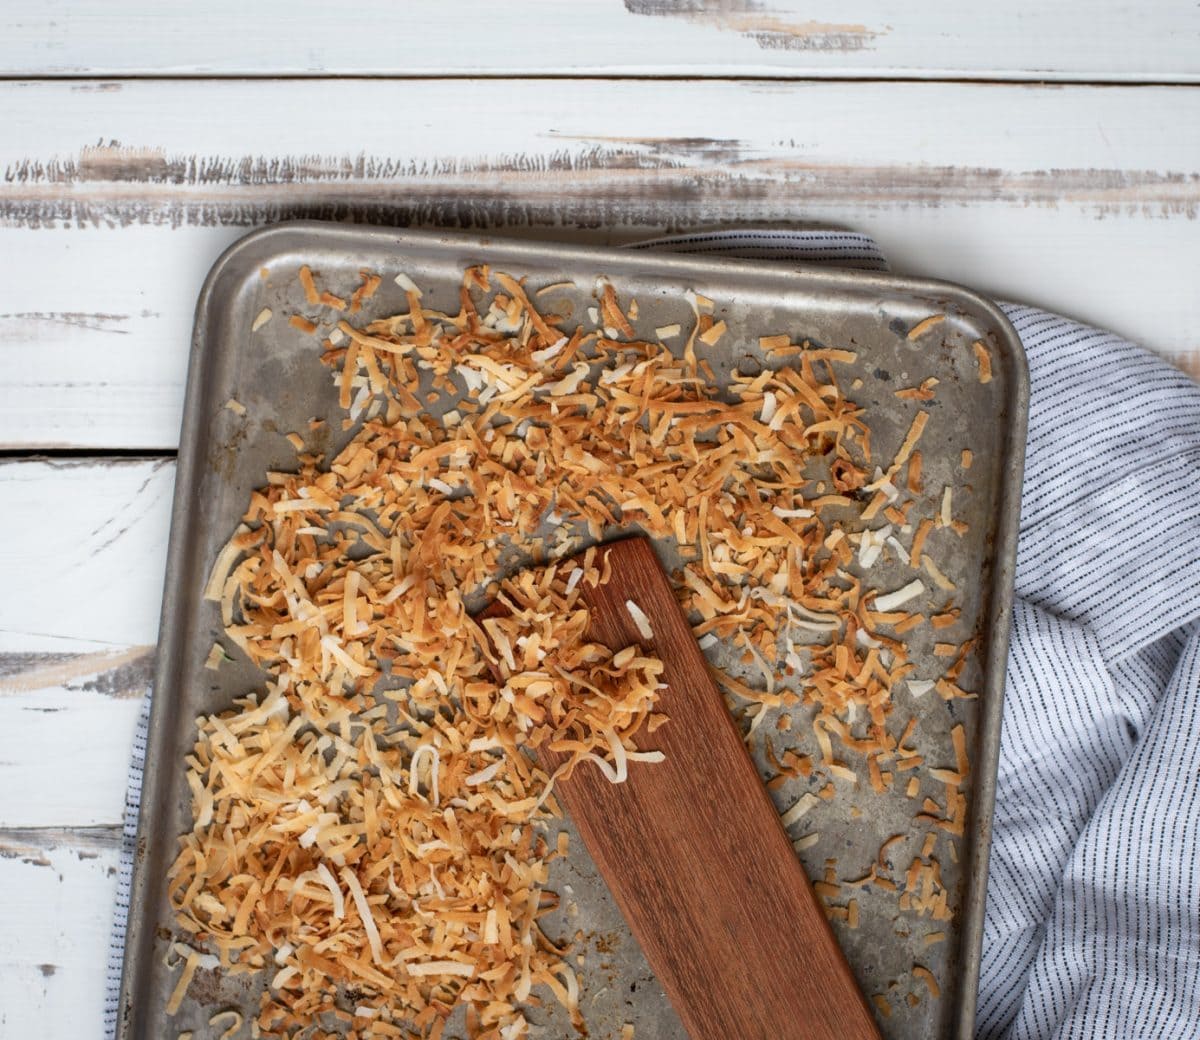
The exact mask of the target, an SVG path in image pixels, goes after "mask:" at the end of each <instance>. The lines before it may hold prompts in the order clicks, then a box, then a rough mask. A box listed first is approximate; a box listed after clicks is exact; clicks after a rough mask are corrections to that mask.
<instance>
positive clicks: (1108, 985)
mask: <svg viewBox="0 0 1200 1040" xmlns="http://www.w3.org/2000/svg"><path fill="white" fill-rule="evenodd" d="M637 248H647V249H664V250H671V251H675V252H690V253H705V254H717V255H727V256H739V257H748V258H754V259H773V260H779V261H785V262H795V261H807V262H814V263H828V264H831V265H835V266H842V267H858V268H864V269H868V270H883V269H886V266H887V265H886V262H885V261H884V258H883V256H882V254H881V253H880V251H879V249H878V248H877V247H876V245H875V243H874V242H873V241H872V240H871V239H870V238H868V237H866V236H864V235H858V234H854V233H849V232H844V233H843V232H832V231H783V230H763V231H759V230H749V231H725V232H707V233H701V234H693V235H686V236H680V237H676V238H670V239H657V240H654V241H651V242H644V243H639V245H638V247H637ZM1004 310H1005V312H1006V313H1007V315H1008V317H1009V319H1010V320H1011V321H1012V323H1013V325H1014V326H1015V327H1016V330H1017V332H1018V333H1019V334H1020V336H1021V340H1022V342H1023V343H1024V346H1025V351H1026V354H1027V355H1028V358H1029V368H1030V384H1031V402H1030V415H1029V438H1028V449H1027V454H1026V463H1025V483H1024V488H1023V493H1022V501H1021V536H1020V545H1019V549H1018V560H1017V576H1016V587H1017V602H1016V608H1015V611H1014V624H1013V636H1012V647H1011V651H1010V655H1009V663H1008V690H1007V695H1006V699H1005V705H1004V734H1003V738H1002V745H1001V753H1000V772H999V781H998V785H997V793H996V817H995V827H994V834H993V843H992V855H991V878H990V881H989V886H988V902H987V923H986V931H985V936H984V950H983V969H982V974H981V979H980V1004H979V1015H978V1019H977V1023H976V1033H977V1036H978V1037H979V1038H980V1040H999V1038H1005V1040H1035V1038H1038V1040H1041V1038H1045V1040H1049V1038H1072V1040H1100V1038H1114V1040H1115V1038H1127V1037H1197V1036H1200V622H1198V619H1200V385H1197V384H1196V383H1194V382H1192V381H1191V380H1190V379H1188V378H1187V377H1186V376H1185V375H1183V374H1182V373H1180V372H1178V371H1176V370H1175V369H1173V368H1171V367H1170V366H1169V365H1168V364H1166V363H1165V362H1163V361H1162V360H1160V359H1158V358H1156V357H1154V356H1153V355H1151V354H1149V353H1147V352H1146V351H1144V350H1141V349H1139V348H1138V347H1135V346H1133V345H1131V344H1129V343H1127V342H1125V341H1123V340H1121V339H1119V338H1118V337H1116V336H1112V335H1109V334H1107V333H1104V332H1099V331H1097V330H1095V329H1091V328H1088V327H1086V326H1084V325H1079V324H1077V323H1075V322H1071V321H1068V320H1066V319H1064V318H1060V317H1057V316H1055V315H1052V314H1047V313H1046V312H1044V311H1038V310H1034V309H1032V308H1029V307H1022V306H1018V305H1015V304H1005V305H1004ZM145 738H146V730H145V716H144V715H143V720H142V724H141V726H140V727H139V730H138V734H137V739H136V742H135V747H134V757H133V764H132V767H131V769H130V782H129V795H128V799H127V804H126V811H127V816H126V827H125V850H124V852H125V855H124V857H123V862H122V869H121V873H120V879H119V883H118V912H117V920H116V923H115V927H114V935H113V942H112V950H111V956H110V963H109V999H108V1004H107V1007H106V1019H107V1021H106V1026H107V1028H108V1033H109V1035H110V1036H111V1035H112V1032H113V1030H114V1029H115V1024H116V1014H117V986H118V983H119V975H120V965H121V955H122V950H123V946H124V933H125V917H126V913H127V909H128V898H129V871H130V863H131V862H132V852H133V842H134V836H135V825H136V819H137V812H138V806H139V802H140V794H141V767H142V763H143V760H144V753H145Z"/></svg>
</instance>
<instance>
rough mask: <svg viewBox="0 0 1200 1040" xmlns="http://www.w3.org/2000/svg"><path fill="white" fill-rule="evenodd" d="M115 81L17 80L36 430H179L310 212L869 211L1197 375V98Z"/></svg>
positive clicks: (9, 342) (578, 233)
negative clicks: (292, 232)
mask: <svg viewBox="0 0 1200 1040" xmlns="http://www.w3.org/2000/svg"><path fill="white" fill-rule="evenodd" d="M96 87H97V85H96V84H70V83H36V84H20V83H6V84H0V130H2V131H3V132H2V133H0V170H3V171H4V175H3V178H2V179H0V247H2V248H0V284H2V285H4V286H5V293H4V304H3V307H2V308H0V445H3V446H7V447H10V448H29V447H37V446H47V445H64V446H78V447H87V448H96V449H103V448H105V447H119V448H148V449H170V448H172V447H174V446H175V444H176V443H177V438H178V426H179V408H180V403H181V400H182V387H183V380H184V373H185V362H186V356H187V343H188V336H189V328H190V324H191V316H192V309H193V306H194V301H195V296H196V293H197V291H198V289H199V286H200V282H201V280H202V278H203V274H204V272H205V271H206V269H207V268H208V266H209V265H210V264H211V262H212V261H213V260H214V259H215V258H216V257H217V255H219V253H220V251H221V250H222V249H223V248H224V247H225V246H226V245H228V244H229V243H230V242H232V241H233V240H235V239H236V238H237V237H238V236H239V235H241V234H242V233H244V232H245V231H246V230H248V229H250V228H251V227H254V226H257V225H260V224H262V223H264V222H267V221H273V220H278V219H283V218H287V217H299V216H316V217H326V218H331V219H343V220H355V221H374V222H383V223H416V224H441V225H457V226H468V227H489V228H503V229H506V230H508V231H511V232H513V233H518V234H524V235H537V236H543V237H549V238H568V237H569V238H576V239H586V240H593V241H609V242H612V241H627V240H630V239H633V238H637V237H642V236H647V235H652V234H656V233H659V232H661V231H664V230H682V229H687V228H694V227H698V226H704V225H711V224H715V223H723V224H740V225H743V226H744V225H748V224H764V223H796V222H817V223H823V224H834V225H841V226H850V227H854V228H856V229H858V230H862V231H867V232H870V233H872V234H874V235H875V236H876V237H877V238H878V239H879V241H880V243H881V245H882V246H883V247H884V249H885V251H886V252H887V253H888V254H889V255H890V256H891V258H892V261H893V264H894V266H895V268H896V269H897V270H901V271H905V272H909V273H914V274H927V275H933V276H942V277H951V278H954V279H956V280H959V281H963V282H965V283H967V284H970V285H973V286H974V287H976V288H979V289H982V290H983V291H985V292H990V293H992V294H995V295H999V296H1001V297H1004V298H1015V299H1021V300H1024V301H1027V302H1030V303H1035V304H1039V305H1042V306H1046V307H1049V308H1053V309H1058V310H1061V311H1064V312H1066V313H1068V314H1070V315H1072V316H1074V317H1078V318H1081V319H1083V320H1087V321H1091V322H1094V323H1096V324H1099V325H1104V326H1108V327H1111V328H1113V329H1115V330H1116V331H1118V332H1121V333H1123V334H1125V335H1128V336H1130V337H1132V338H1135V339H1139V340H1141V341H1142V342H1144V343H1146V344H1147V345H1148V346H1150V347H1151V348H1153V349H1156V350H1158V351H1161V352H1162V353H1164V354H1167V355H1169V356H1172V357H1175V358H1178V359H1180V360H1181V363H1183V364H1185V365H1188V364H1190V365H1191V366H1193V368H1195V366H1196V358H1197V355H1196V348H1197V346H1198V344H1197V338H1196V332H1195V330H1196V329H1197V328H1200V297H1197V295H1196V294H1195V292H1194V291H1193V289H1194V286H1193V284H1192V283H1193V280H1194V279H1193V272H1194V271H1195V270H1197V269H1198V268H1200V220H1197V215H1198V214H1200V137H1198V136H1197V135H1195V134H1187V133H1181V132H1180V128H1181V127H1185V126H1196V125H1200V91H1193V90H1191V89H1187V88H1165V87H1164V88H1155V87H1142V88H1109V89H1104V90H1098V89H1091V88H1078V87H1060V88H1044V87H1031V86H982V85H975V86H971V85H964V84H954V85H938V84H851V83H829V84H821V83H800V84H796V83H763V82H757V83H736V82H713V83H707V82H701V83H680V82H670V83H656V84H647V83H639V82H605V81H577V82H562V83H558V84H556V85H555V86H554V88H553V89H552V90H549V89H547V87H546V84H545V83H544V82H529V81H513V82H502V83H496V82H491V83H489V82H462V81H408V82H395V81H390V82H376V81H361V80H360V81H338V82H310V81H289V82H277V81H252V82H246V81H217V82H200V81H172V82H129V83H124V84H121V85H119V86H118V89H115V90H111V91H110V90H98V89H95V88H96ZM214 112H236V113H238V118H237V119H236V120H227V119H215V118H212V113H214ZM381 113H386V114H387V118H381ZM464 113H470V119H469V129H468V128H467V126H468V121H467V120H465V119H464V115H463V114H464ZM97 140H101V141H103V142H106V143H105V144H103V145H100V146H97V145H95V144H94V142H96V141H97ZM28 348H35V350H34V351H32V352H31V351H30V349H28Z"/></svg>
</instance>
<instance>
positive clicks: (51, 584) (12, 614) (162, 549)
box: [0, 459, 175, 822]
mask: <svg viewBox="0 0 1200 1040" xmlns="http://www.w3.org/2000/svg"><path fill="white" fill-rule="evenodd" d="M174 473H175V470H174V464H173V463H171V462H169V461H167V460H163V459H146V460H143V459H116V460H98V461H71V462H36V461H34V462H25V461H7V462H4V463H0V501H2V502H3V503H4V509H2V510H0V569H2V570H3V573H4V575H5V590H6V594H5V595H4V596H3V597H0V654H5V655H10V656H8V657H7V658H6V661H7V663H6V664H4V665H0V691H2V690H8V691H10V692H11V693H12V694H13V695H17V694H22V693H25V692H28V690H29V689H30V688H31V687H30V686H29V683H34V686H33V687H32V688H34V689H37V688H46V687H47V686H54V687H55V688H57V687H58V686H62V687H63V688H64V689H69V688H70V684H71V683H73V682H75V681H76V680H80V681H82V680H83V679H84V678H86V677H87V676H88V675H91V674H95V673H97V672H101V671H108V670H109V669H110V668H111V667H125V666H129V665H132V664H134V663H135V662H134V660H133V659H132V658H129V657H126V656H122V655H125V654H127V653H128V651H129V650H130V648H131V647H143V648H145V647H151V646H153V645H154V643H155V642H156V641H157V638H158V612H159V603H160V600H161V595H162V582H163V571H164V569H165V567H166V546H167V530H168V527H169V524H170V512H171V493H172V490H173V487H174ZM109 653H111V654H114V655H116V659H115V660H106V658H105V656H104V655H105V654H109ZM11 655H25V656H24V657H16V658H14V657H12V656H11ZM44 655H53V656H51V657H49V658H47V657H45V656H44ZM64 655H67V656H64ZM80 655H83V656H80ZM71 662H74V663H73V664H72V663H71ZM80 662H82V663H80ZM88 669H91V670H90V672H89V671H88ZM22 675H24V676H25V677H26V678H25V679H21V678H20V676H22ZM30 676H33V678H29V677H30ZM112 692H114V693H115V694H118V695H119V694H123V693H125V692H127V690H126V689H115V690H113V691H112ZM7 700H8V698H7V697H6V696H5V695H4V693H3V692H0V703H6V702H7ZM75 822H78V821H75Z"/></svg>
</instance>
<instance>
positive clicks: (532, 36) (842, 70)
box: [0, 0, 1200, 82]
mask: <svg viewBox="0 0 1200 1040" xmlns="http://www.w3.org/2000/svg"><path fill="white" fill-rule="evenodd" d="M529 14H530V17H521V16H520V15H519V14H518V15H516V16H514V15H513V14H512V13H511V12H507V11H506V12H500V11H498V10H497V8H495V7H494V6H493V5H485V4H483V3H481V2H479V0H410V2H409V3H406V4H403V5H397V4H395V3H390V2H387V0H364V2H362V3H358V4H356V5H355V6H354V8H353V9H352V11H351V10H348V9H346V8H344V7H340V6H339V5H336V4H328V3H315V2H311V0H309V2H301V3H296V2H294V0H293V2H289V0H258V2H257V3H255V4H249V5H248V4H239V3H235V2H233V0H214V2H212V3H208V4H204V5H202V6H183V5H172V6H169V7H168V8H167V9H166V10H164V8H163V5H159V4H153V3H151V2H150V0H118V2H113V3H108V4H103V5H100V4H96V3H94V2H90V0H57V2H50V3H45V4H41V5H24V6H16V5H10V6H9V8H8V9H7V12H6V13H5V14H3V15H0V65H2V66H3V67H4V68H6V69H8V70H9V71H10V73H11V74H16V75H27V76H40V75H51V76H53V75H100V76H106V75H112V76H117V75H120V76H124V75H144V74H158V75H163V74H167V75H206V74H213V73H219V74H224V75H252V76H257V75H271V74H275V75H281V74H288V75H312V76H319V75H328V74H341V75H346V74H349V75H464V74H465V75H529V74H536V75H585V74H586V75H637V76H774V77H787V76H806V77H812V76H888V77H913V78H930V77H951V78H988V79H997V78H1002V79H1038V80H1046V79H1067V80H1069V79H1087V80H1103V81H1112V80H1117V81H1120V80H1131V79H1132V80H1139V81H1156V82H1170V81H1184V80H1188V81H1195V80H1196V79H1197V78H1198V76H1200V9H1197V8H1196V6H1195V5H1194V4H1193V5H1183V4H1179V3H1175V2H1171V0H1147V2H1144V3H1142V4H1129V3H1125V2H1122V0H1095V2H1094V3H1092V4H1090V5H1089V6H1088V7H1087V8H1086V9H1082V8H1080V7H1078V6H1077V5H1074V4H1063V3H1049V4H1046V3H1042V4H1037V3H1031V2H1029V0H998V2H995V3H992V4H989V5H987V6H986V7H983V8H981V7H979V6H978V5H970V4H952V3H947V2H944V0H942V2H934V3H929V4H922V5H912V4H905V3H901V2H900V0H842V2H836V0H624V2H623V3H622V2H621V0H572V2H571V3H555V2H547V0H543V2H541V3H538V4H536V8H535V10H534V11H533V12H529ZM372 40H386V41H392V45H390V46H377V45H372V43H371V42H370V41H372Z"/></svg>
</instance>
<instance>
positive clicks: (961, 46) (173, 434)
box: [0, 0, 1200, 1038]
mask: <svg viewBox="0 0 1200 1040" xmlns="http://www.w3.org/2000/svg"><path fill="white" fill-rule="evenodd" d="M172 7H177V8H178V9H177V10H176V11H171V10H170V8H172ZM0 72H2V73H3V74H4V76H6V77H7V78H6V79H3V80H0V171H2V176H0V450H2V455H3V457H0V505H2V507H3V508H0V563H2V565H3V574H4V580H3V585H2V589H3V591H2V592H0V734H2V736H3V739H2V742H0V893H2V895H0V900H2V905H3V907H4V909H3V912H0V1036H2V1037H5V1038H8V1037H12V1038H24V1037H32V1036H39V1037H46V1036H50V1037H67V1036H70V1037H72V1038H75V1037H92V1036H99V1035H100V1024H99V1023H100V1013H101V1004H102V998H103V976H104V961H105V956H106V952H107V944H108V942H107V941H108V931H109V924H110V908H111V903H112V898H113V892H114V885H115V878H114V871H115V865H116V854H117V846H118V840H119V834H120V822H121V809H122V802H123V789H124V784H125V770H126V763H127V760H128V756H129V750H130V740H131V734H132V731H133V726H134V722H135V718H136V714H137V711H138V706H139V702H140V699H141V697H142V695H143V692H144V690H145V688H146V686H147V683H148V680H149V676H150V674H151V671H152V664H153V655H154V644H155V639H156V631H157V624H158V609H159V601H160V595H161V586H162V570H163V563H164V554H165V549H166V538H167V525H168V513H169V508H170V498H171V488H172V479H173V473H174V466H173V461H172V453H173V451H174V449H175V446H176V439H177V431H178V425H179V412H180V403H181V400H182V394H183V378H184V367H185V358H186V354H187V347H188V336H189V327H190V323H191V314H192V307H193V304H194V301H195V297H196V293H197V291H198V289H199V286H200V282H201V279H202V277H203V275H204V273H205V271H206V270H207V268H208V267H209V265H210V264H211V263H212V261H213V260H214V259H215V258H216V257H217V255H218V254H219V253H220V251H221V250H222V249H223V248H224V247H225V246H227V245H228V244H229V243H231V242H232V241H234V240H235V239H236V238H237V237H238V236H240V235H242V234H243V233H245V232H246V231H247V230H249V229H250V228H251V227H254V226H257V225H260V224H262V223H265V222H268V221H272V220H277V219H280V218H283V217H288V216H324V217H330V218H337V219H354V220H370V221H382V222H394V223H401V222H403V223H408V222H419V223H438V224H456V225H470V226H487V227H506V228H511V229H513V230H514V231H515V232H517V233H520V234H523V235H537V236H545V237H551V238H566V237H571V238H579V239H586V240H592V241H622V240H629V239H632V238H636V237H639V236H646V235H650V234H656V233H660V232H662V231H664V230H678V229H685V228H691V227H697V226H703V225H711V224H722V223H723V224H766V223H794V222H816V223H820V224H835V225H843V226H847V227H851V228H855V229H858V230H861V231H865V232H869V233H871V234H873V235H874V236H875V237H876V238H877V239H878V240H879V242H880V243H881V244H882V246H883V248H884V249H885V251H886V252H887V253H888V255H889V257H890V258H891V260H892V262H893V265H894V266H895V267H896V268H897V269H898V270H901V271H905V272H909V273H914V274H928V275H936V276H942V277H948V278H952V279H955V280H958V281H962V282H966V283H968V284H970V285H972V286H974V287H977V288H979V289H982V290H984V291H987V292H989V293H992V294H995V295H997V296H1000V297H1004V298H1012V299H1020V300H1024V301H1027V302H1031V303H1035V304H1040V305H1043V306H1046V307H1050V308H1054V309H1057V310H1060V311H1063V312H1066V313H1068V314H1070V315H1072V316H1075V317H1078V318H1081V319H1084V320H1087V321H1090V322H1093V323H1095V324H1099V325H1105V326H1108V327H1111V328H1113V329H1115V330H1116V331H1118V332H1121V333H1124V334H1126V335H1129V336H1131V337H1133V338H1137V339H1139V340H1140V341H1141V342H1143V343H1145V344H1146V345H1147V346H1149V347H1151V348H1152V349H1154V350H1157V351H1159V352H1161V353H1163V354H1165V355H1167V356H1169V357H1171V358H1172V359H1174V360H1176V361H1177V362H1178V363H1179V364H1180V365H1181V366H1183V367H1184V368H1187V369H1189V370H1191V371H1192V372H1194V373H1200V333H1198V331H1197V330H1198V329H1200V293H1197V291H1196V286H1197V275H1200V219H1198V217H1200V87H1198V86H1197V84H1200V7H1198V6H1197V5H1196V4H1195V3H1191V2H1185V0H1174V2H1172V0H1145V2H1143V3H1142V4H1140V5H1134V4H1129V3H1127V2H1124V0H1092V2H1090V3H1086V4H1085V3H1082V2H1081V0H1074V2H1071V3H1065V2H1062V0H1039V2H1037V3H1033V2H1031V0H996V2H994V3H991V4H988V5H986V6H984V7H980V6H979V5H974V4H963V3H952V2H949V0H933V2H931V3H926V4H921V5H914V4H911V3H901V2H899V0H838V2H836V3H835V2H834V0H809V2H801V0H761V2H756V0H689V2H686V3H684V2H678V3H677V2H673V0H624V3H621V2H620V0H572V2H570V3H561V2H557V0H555V2H534V3H528V4H526V5H525V6H524V7H517V6H516V5H499V4H487V5H477V4H474V3H469V2H466V0H411V2H409V3H407V4H397V3H395V2H394V0H360V2H359V3H356V4H354V5H335V4H330V3H312V2H303V0H302V2H297V0H288V2H284V0H256V2H255V3H254V4H247V3H245V2H238V3H234V2H232V0H216V2H209V3H206V4H190V5H186V6H184V5H181V4H170V3H168V4H163V3H154V2H151V0H118V2H112V0H110V2H88V0H49V2H45V3H42V4H40V5H35V4H29V3H20V4H19V3H17V2H16V0H0Z"/></svg>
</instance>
